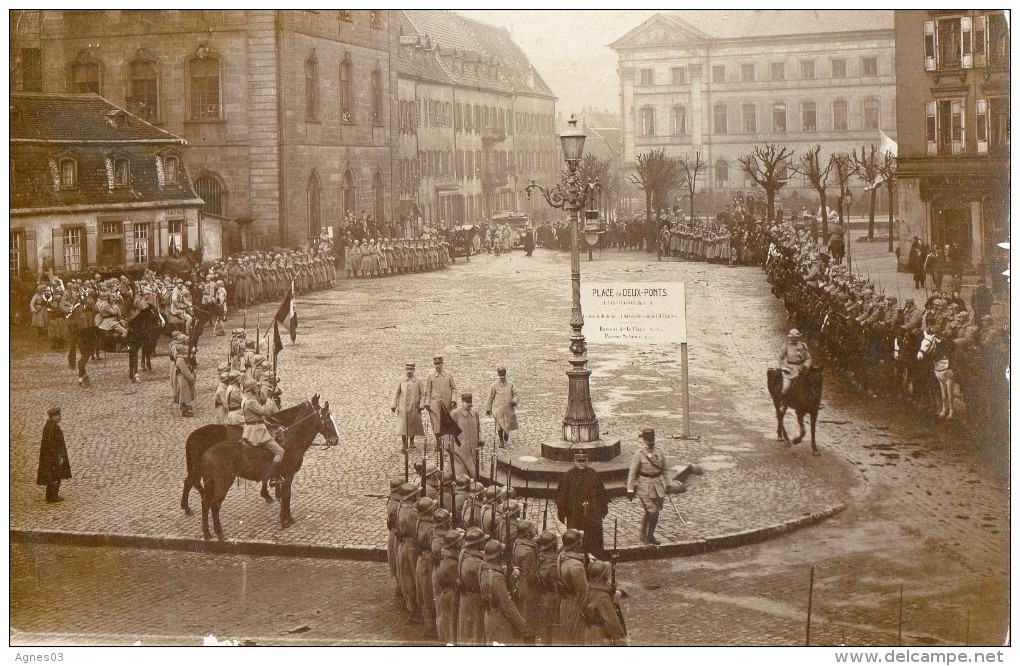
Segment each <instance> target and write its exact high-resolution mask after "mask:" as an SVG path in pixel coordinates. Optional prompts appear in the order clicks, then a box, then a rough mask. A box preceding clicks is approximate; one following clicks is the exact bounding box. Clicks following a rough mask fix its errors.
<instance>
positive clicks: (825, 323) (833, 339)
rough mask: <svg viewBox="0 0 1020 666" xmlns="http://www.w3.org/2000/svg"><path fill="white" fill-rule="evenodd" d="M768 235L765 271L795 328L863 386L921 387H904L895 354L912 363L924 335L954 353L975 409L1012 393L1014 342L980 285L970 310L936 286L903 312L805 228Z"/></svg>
mask: <svg viewBox="0 0 1020 666" xmlns="http://www.w3.org/2000/svg"><path fill="white" fill-rule="evenodd" d="M768 237H769V241H770V245H769V250H768V258H767V261H766V264H765V272H766V276H767V279H768V281H769V282H770V283H771V284H772V285H773V293H774V294H775V295H776V296H777V297H779V298H782V299H783V300H784V302H785V305H786V309H787V311H788V312H789V313H790V314H791V315H792V316H793V317H794V319H795V321H796V322H797V325H798V326H799V327H800V328H802V329H803V330H804V331H805V332H806V333H807V334H808V335H809V336H812V337H814V338H815V339H817V340H819V341H820V342H821V343H822V344H823V345H824V346H825V347H826V348H827V350H828V351H829V352H830V353H831V357H832V358H833V359H834V360H835V362H836V363H837V364H839V366H840V367H841V368H842V369H843V370H844V371H845V372H847V373H848V374H849V375H850V376H851V377H852V378H853V379H854V380H855V381H856V382H857V383H858V384H859V385H860V386H861V388H863V389H865V390H867V391H869V392H872V393H873V394H877V393H884V394H886V395H896V394H899V395H903V394H905V392H906V391H907V390H908V388H909V389H917V387H913V386H907V385H905V384H904V381H903V380H905V379H909V377H907V376H906V375H905V374H904V375H900V373H899V372H898V370H897V367H896V365H897V359H896V356H895V355H894V351H895V350H896V349H897V348H898V350H899V363H901V364H903V363H905V364H913V362H914V361H915V359H916V358H917V353H918V349H919V344H920V341H921V339H922V335H928V336H935V337H937V338H938V339H939V340H940V341H943V342H945V343H948V344H950V345H951V348H952V349H955V352H956V353H955V354H954V355H953V359H954V364H955V369H954V370H955V374H956V375H957V376H958V377H960V378H962V380H963V383H964V385H965V386H967V391H968V392H969V393H971V394H972V395H971V399H970V400H968V401H967V402H968V405H970V406H971V408H972V409H976V411H977V412H978V413H981V412H984V411H987V410H988V409H989V408H991V407H994V406H996V405H997V404H998V403H999V402H1001V401H1002V399H1003V397H1004V396H1008V388H1007V387H1006V386H1005V385H1004V378H1005V370H1006V367H1007V365H1008V359H1009V345H1008V340H1007V339H1006V337H1005V332H1004V329H1003V328H1002V327H998V326H996V325H995V324H994V322H993V319H992V317H991V316H990V303H991V300H990V295H988V296H985V295H983V293H984V292H982V291H981V286H982V285H979V288H978V289H976V290H975V294H974V297H973V298H972V299H971V300H972V302H971V306H972V309H970V310H968V308H967V303H966V302H965V301H964V300H963V299H962V298H960V297H959V294H958V293H957V294H954V295H950V294H947V293H944V292H942V291H940V290H938V289H936V290H935V291H933V292H931V294H930V295H929V296H928V298H927V300H926V301H925V303H923V304H922V305H923V307H918V304H916V303H915V302H914V299H913V298H906V299H904V303H903V306H902V307H900V305H899V302H898V300H899V299H898V298H897V297H896V296H892V295H888V296H887V295H885V294H883V293H882V292H881V290H878V289H876V288H875V285H873V284H872V283H871V282H870V281H869V280H867V279H863V278H861V277H860V276H859V275H858V276H854V275H852V274H851V273H850V271H849V270H848V269H847V268H846V267H844V266H842V265H831V263H830V259H829V256H828V255H827V254H825V253H821V252H818V251H817V250H816V249H815V245H814V243H813V242H812V239H811V237H810V234H809V233H808V232H807V231H806V230H802V231H798V230H796V229H795V228H794V227H793V226H792V225H790V224H789V223H784V224H782V225H779V224H773V225H772V226H771V227H770V228H769V230H768ZM931 374H932V373H931V369H930V368H929V369H928V370H926V371H925V372H924V373H923V375H922V377H921V379H923V380H926V381H929V382H932V381H934V380H933V379H932V378H931ZM929 388H930V387H929ZM917 393H918V395H921V392H920V391H918V392H917ZM907 397H910V398H913V397H914V396H913V395H908V396H907ZM1007 399H1008V398H1007Z"/></svg>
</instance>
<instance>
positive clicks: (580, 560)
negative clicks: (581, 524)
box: [556, 529, 588, 645]
mask: <svg viewBox="0 0 1020 666" xmlns="http://www.w3.org/2000/svg"><path fill="white" fill-rule="evenodd" d="M583 544H584V533H583V532H581V531H580V530H573V529H570V530H567V531H566V532H564V533H563V548H561V549H560V553H559V556H558V557H557V559H556V578H557V581H558V588H559V593H560V610H559V629H560V631H559V635H558V636H557V638H556V642H557V644H559V645H584V623H583V622H582V621H581V618H580V615H581V602H582V599H583V597H584V596H585V594H586V593H587V592H588V576H587V574H586V573H585V561H584V559H585V557H584V550H583Z"/></svg>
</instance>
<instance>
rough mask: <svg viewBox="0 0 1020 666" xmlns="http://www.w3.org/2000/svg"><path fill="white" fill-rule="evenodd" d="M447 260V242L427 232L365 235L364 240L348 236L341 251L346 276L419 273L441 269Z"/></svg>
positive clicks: (448, 251)
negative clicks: (414, 235) (403, 235)
mask: <svg viewBox="0 0 1020 666" xmlns="http://www.w3.org/2000/svg"><path fill="white" fill-rule="evenodd" d="M449 263H450V246H449V244H448V243H447V242H446V240H445V239H443V238H440V237H438V236H431V235H425V236H423V237H421V238H393V239H390V238H381V239H378V240H376V239H375V238H369V239H366V240H364V241H359V240H354V239H352V240H351V241H350V245H348V246H346V248H345V250H344V274H345V275H346V276H347V277H382V276H385V275H399V274H403V273H421V272H424V271H434V270H438V269H440V268H445V267H446V266H447V265H448V264H449Z"/></svg>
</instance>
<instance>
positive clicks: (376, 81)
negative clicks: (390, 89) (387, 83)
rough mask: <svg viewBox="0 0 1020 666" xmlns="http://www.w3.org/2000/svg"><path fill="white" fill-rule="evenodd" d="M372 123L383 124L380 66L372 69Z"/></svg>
mask: <svg viewBox="0 0 1020 666" xmlns="http://www.w3.org/2000/svg"><path fill="white" fill-rule="evenodd" d="M372 124H373V125H376V126H382V124H383V90H382V72H380V71H379V68H378V67H376V68H375V69H374V70H372Z"/></svg>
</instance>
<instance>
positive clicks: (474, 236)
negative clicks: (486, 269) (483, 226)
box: [450, 224, 482, 261]
mask: <svg viewBox="0 0 1020 666" xmlns="http://www.w3.org/2000/svg"><path fill="white" fill-rule="evenodd" d="M480 231H481V230H480V229H479V228H478V227H477V226H476V225H474V224H462V225H460V226H458V227H454V228H453V229H452V230H451V233H450V258H451V259H456V258H457V257H465V258H467V260H468V261H471V255H472V254H478V253H479V252H480V251H481V249H482V238H481V233H480Z"/></svg>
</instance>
